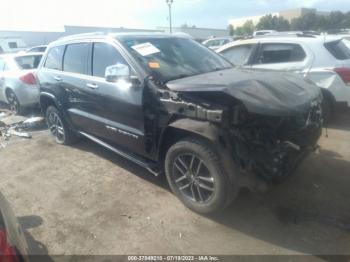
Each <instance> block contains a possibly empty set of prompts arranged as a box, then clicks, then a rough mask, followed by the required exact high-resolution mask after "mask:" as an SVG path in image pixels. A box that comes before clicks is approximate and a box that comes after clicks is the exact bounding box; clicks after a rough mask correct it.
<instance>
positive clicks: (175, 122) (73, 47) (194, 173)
mask: <svg viewBox="0 0 350 262" xmlns="http://www.w3.org/2000/svg"><path fill="white" fill-rule="evenodd" d="M38 80H39V82H40V89H41V95H40V103H41V107H42V111H43V112H44V113H45V114H46V119H47V124H48V126H49V129H50V131H51V133H52V134H53V136H54V137H55V140H56V141H57V143H59V144H71V143H73V142H74V141H75V140H76V139H77V138H78V137H86V138H88V139H90V140H92V141H94V142H96V143H98V144H100V145H101V146H104V147H106V148H108V149H110V150H112V151H114V152H115V153H117V154H119V155H120V156H122V157H125V158H127V159H129V160H131V161H133V162H135V163H136V164H138V165H140V166H142V167H144V168H146V169H148V170H149V171H150V172H151V173H153V174H155V175H158V174H161V173H163V172H165V175H166V177H167V180H168V182H169V185H170V188H171V190H172V191H173V192H174V194H175V195H176V196H177V197H178V198H179V199H180V200H181V201H182V202H183V203H184V204H185V205H186V206H187V207H189V208H190V209H192V210H194V211H196V212H199V213H211V212H215V211H218V210H220V209H223V208H224V207H226V206H227V205H229V204H230V203H231V202H232V201H233V199H234V198H235V197H236V196H237V193H238V191H239V189H240V188H241V187H250V188H252V189H257V188H260V187H261V185H264V187H265V185H269V184H273V183H275V182H279V181H282V180H283V179H285V178H286V177H288V176H289V175H290V174H291V173H293V169H294V168H295V167H296V165H297V163H298V162H299V160H301V159H302V158H303V156H304V155H305V154H306V153H307V152H309V151H310V150H312V149H314V148H315V146H316V144H317V141H318V138H319V137H320V134H321V126H322V114H321V109H320V103H321V100H322V96H321V93H320V89H319V88H318V87H317V86H315V85H313V84H312V83H310V82H306V81H305V80H303V79H302V78H300V77H298V76H297V75H293V74H289V73H277V72H270V71H249V70H239V69H234V68H233V66H232V64H230V63H229V62H228V61H226V60H225V59H224V58H222V57H221V56H219V55H218V54H216V53H214V52H212V51H211V50H209V49H207V48H205V47H204V46H202V45H200V44H198V43H196V42H195V41H194V40H192V39H190V38H189V37H186V36H177V35H167V34H136V33H132V34H117V35H98V34H97V35H96V34H95V35H77V36H71V37H67V38H63V39H60V40H58V41H56V42H54V43H52V44H51V45H50V46H49V47H48V50H47V52H46V54H45V57H44V58H43V60H42V62H41V65H40V67H39V71H38Z"/></svg>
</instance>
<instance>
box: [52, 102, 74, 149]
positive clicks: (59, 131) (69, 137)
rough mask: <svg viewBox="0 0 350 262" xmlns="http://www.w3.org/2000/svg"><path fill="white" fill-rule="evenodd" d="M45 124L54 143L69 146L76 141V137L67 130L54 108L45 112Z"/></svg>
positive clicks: (59, 114)
mask: <svg viewBox="0 0 350 262" xmlns="http://www.w3.org/2000/svg"><path fill="white" fill-rule="evenodd" d="M46 123H47V126H48V128H49V131H50V133H51V134H52V135H53V136H54V138H55V141H56V143H58V144H61V145H71V144H74V143H75V142H76V141H77V136H76V135H75V134H74V133H73V131H72V130H70V129H69V127H68V125H67V123H66V121H65V120H64V118H63V117H62V115H61V113H60V112H59V111H58V110H57V108H56V107H54V106H49V107H48V108H47V110H46Z"/></svg>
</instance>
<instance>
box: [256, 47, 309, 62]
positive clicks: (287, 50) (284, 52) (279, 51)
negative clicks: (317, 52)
mask: <svg viewBox="0 0 350 262" xmlns="http://www.w3.org/2000/svg"><path fill="white" fill-rule="evenodd" d="M305 57H306V54H305V51H304V49H303V48H302V47H301V46H300V45H297V44H263V45H262V48H261V52H260V56H259V57H258V63H259V64H274V63H289V62H301V61H303V60H304V59H305Z"/></svg>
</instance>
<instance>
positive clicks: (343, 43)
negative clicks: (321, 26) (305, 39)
mask: <svg viewBox="0 0 350 262" xmlns="http://www.w3.org/2000/svg"><path fill="white" fill-rule="evenodd" d="M324 46H325V47H326V48H327V50H328V51H329V52H330V53H331V54H332V55H333V56H334V57H335V58H336V59H339V60H347V59H350V49H349V48H350V44H349V41H347V40H338V41H334V42H329V43H325V44H324Z"/></svg>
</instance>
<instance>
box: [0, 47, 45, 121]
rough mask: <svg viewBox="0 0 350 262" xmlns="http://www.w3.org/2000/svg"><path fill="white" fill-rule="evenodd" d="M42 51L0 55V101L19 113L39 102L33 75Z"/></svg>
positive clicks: (37, 89)
mask: <svg viewBox="0 0 350 262" xmlns="http://www.w3.org/2000/svg"><path fill="white" fill-rule="evenodd" d="M42 55H43V53H23V54H7V55H1V56H0V101H3V102H5V103H8V104H9V106H10V109H11V110H12V111H14V112H16V113H17V114H21V113H23V112H24V111H25V109H26V108H29V107H33V106H35V105H37V104H38V103H39V88H38V85H37V80H36V77H35V71H36V68H37V67H38V65H39V63H40V60H41V58H42Z"/></svg>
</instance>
